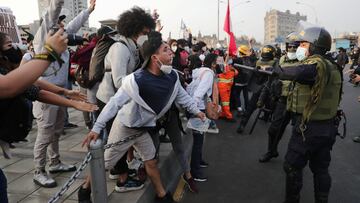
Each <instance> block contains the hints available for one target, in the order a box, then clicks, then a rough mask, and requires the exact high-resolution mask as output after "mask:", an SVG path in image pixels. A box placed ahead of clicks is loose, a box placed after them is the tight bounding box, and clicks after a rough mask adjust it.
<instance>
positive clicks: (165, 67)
mask: <svg viewBox="0 0 360 203" xmlns="http://www.w3.org/2000/svg"><path fill="white" fill-rule="evenodd" d="M158 61H159V63H160V70H161V72H163V73H164V74H170V73H171V71H172V69H173V67H172V65H164V64H163V63H162V62H161V61H160V59H158Z"/></svg>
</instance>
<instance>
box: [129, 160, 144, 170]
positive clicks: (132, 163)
mask: <svg viewBox="0 0 360 203" xmlns="http://www.w3.org/2000/svg"><path fill="white" fill-rule="evenodd" d="M126 163H127V165H128V167H129V169H135V170H137V169H138V168H139V167H140V166H141V164H142V163H143V162H142V161H140V160H138V159H136V158H134V159H132V160H131V161H128V160H126Z"/></svg>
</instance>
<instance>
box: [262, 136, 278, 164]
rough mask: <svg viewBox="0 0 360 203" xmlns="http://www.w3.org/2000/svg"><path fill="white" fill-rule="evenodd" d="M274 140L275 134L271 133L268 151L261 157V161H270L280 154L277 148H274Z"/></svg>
mask: <svg viewBox="0 0 360 203" xmlns="http://www.w3.org/2000/svg"><path fill="white" fill-rule="evenodd" d="M274 142H275V135H272V134H270V133H269V141H268V151H267V152H266V153H265V154H263V155H262V156H261V157H260V159H259V162H260V163H265V162H269V161H270V160H271V159H272V158H276V157H278V156H279V153H278V152H277V150H273V146H274Z"/></svg>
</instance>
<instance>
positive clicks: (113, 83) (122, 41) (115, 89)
mask: <svg viewBox="0 0 360 203" xmlns="http://www.w3.org/2000/svg"><path fill="white" fill-rule="evenodd" d="M117 42H120V43H121V44H123V45H125V46H126V48H128V49H129V47H128V45H127V44H126V42H125V41H124V40H119V41H117ZM129 51H130V50H129ZM105 71H106V70H105ZM109 72H111V69H109ZM111 82H112V86H113V88H114V91H115V92H116V91H117V90H118V88H116V86H115V82H114V78H113V75H112V74H111Z"/></svg>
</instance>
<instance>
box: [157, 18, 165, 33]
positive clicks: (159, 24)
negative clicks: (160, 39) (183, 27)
mask: <svg viewBox="0 0 360 203" xmlns="http://www.w3.org/2000/svg"><path fill="white" fill-rule="evenodd" d="M163 28H164V26H162V25H161V22H160V20H156V27H155V30H156V31H157V32H161V30H162V29H163Z"/></svg>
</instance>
